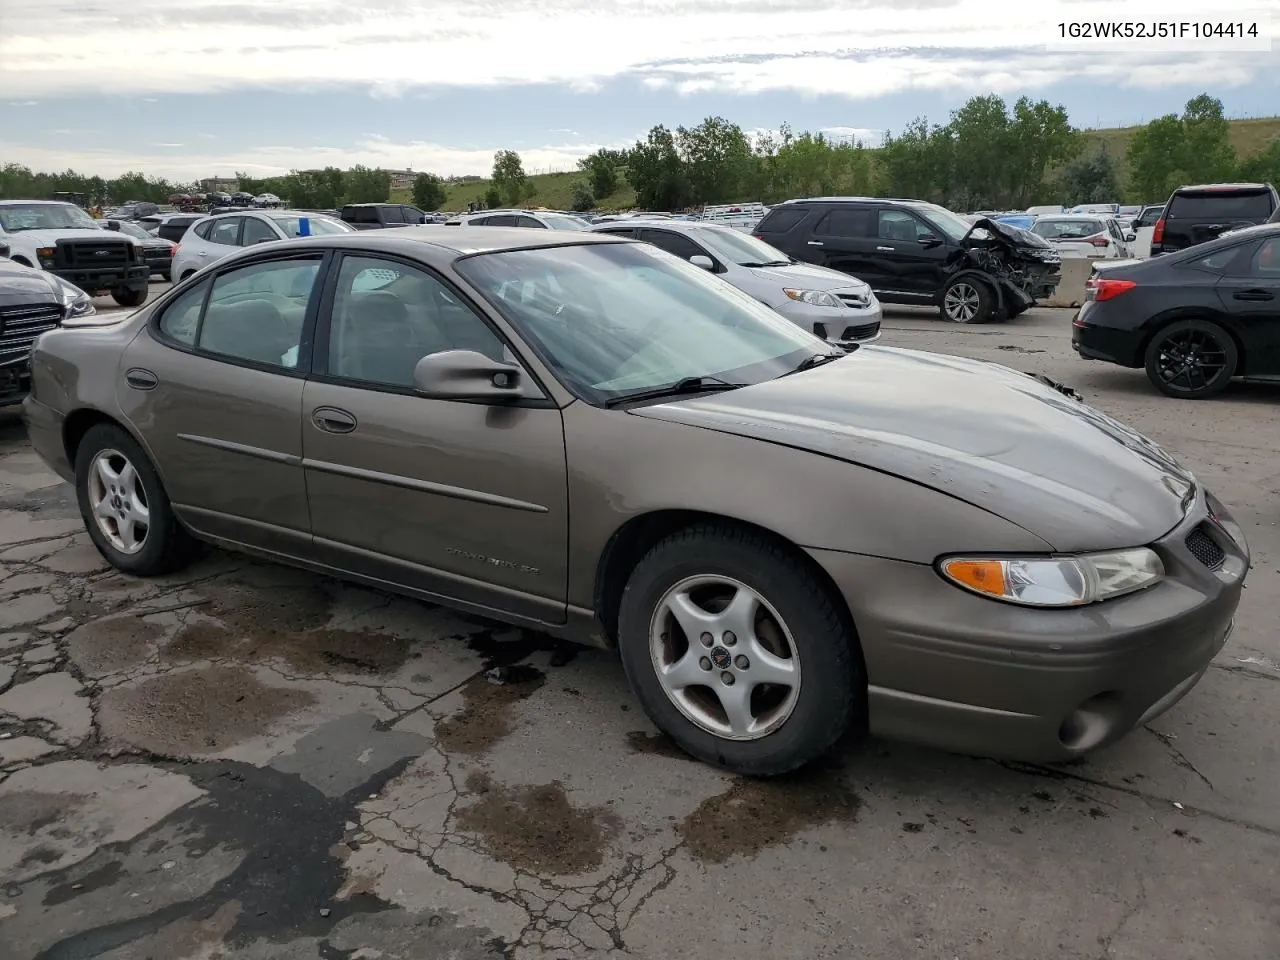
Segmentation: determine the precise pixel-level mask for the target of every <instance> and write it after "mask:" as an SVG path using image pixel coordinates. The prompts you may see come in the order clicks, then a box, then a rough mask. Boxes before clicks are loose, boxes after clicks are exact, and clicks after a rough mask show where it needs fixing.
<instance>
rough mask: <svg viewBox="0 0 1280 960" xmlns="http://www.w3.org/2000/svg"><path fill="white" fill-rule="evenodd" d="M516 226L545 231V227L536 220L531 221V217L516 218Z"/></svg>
mask: <svg viewBox="0 0 1280 960" xmlns="http://www.w3.org/2000/svg"><path fill="white" fill-rule="evenodd" d="M516 226H517V227H529V228H530V229H532V230H546V229H547V227H546V226H545V225H544V224H541V223H539V222H538V221H537V220H535V219H533V217H516Z"/></svg>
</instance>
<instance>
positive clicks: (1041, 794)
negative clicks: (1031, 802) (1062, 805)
mask: <svg viewBox="0 0 1280 960" xmlns="http://www.w3.org/2000/svg"><path fill="white" fill-rule="evenodd" d="M1031 795H1032V796H1033V797H1035V798H1036V799H1037V800H1043V801H1044V802H1045V803H1053V794H1052V793H1050V792H1049V791H1048V790H1037V791H1036V792H1035V793H1033V794H1031Z"/></svg>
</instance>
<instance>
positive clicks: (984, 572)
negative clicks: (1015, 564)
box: [942, 560, 1008, 597]
mask: <svg viewBox="0 0 1280 960" xmlns="http://www.w3.org/2000/svg"><path fill="white" fill-rule="evenodd" d="M942 569H943V571H944V572H945V573H946V575H947V576H948V577H950V578H951V579H952V580H954V581H956V583H958V584H960V585H961V586H965V587H968V588H969V589H970V590H973V591H974V592H975V593H985V594H987V595H988V596H991V597H1004V596H1006V595H1007V593H1008V590H1007V588H1008V584H1007V583H1006V582H1005V578H1004V564H1003V563H1001V562H1000V561H999V560H948V561H946V562H945V563H944V564H943V565H942Z"/></svg>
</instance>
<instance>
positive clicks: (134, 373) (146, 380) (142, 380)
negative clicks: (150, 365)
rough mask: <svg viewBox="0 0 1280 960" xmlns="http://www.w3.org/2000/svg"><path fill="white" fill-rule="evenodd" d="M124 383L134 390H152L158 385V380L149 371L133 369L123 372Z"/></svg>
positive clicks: (138, 368)
mask: <svg viewBox="0 0 1280 960" xmlns="http://www.w3.org/2000/svg"><path fill="white" fill-rule="evenodd" d="M124 382H125V383H127V384H128V385H129V386H131V387H133V389H135V390H154V389H155V388H156V387H158V386H159V385H160V378H159V377H157V376H156V375H155V374H154V373H152V372H151V371H150V370H143V369H142V368H141V367H133V368H131V369H129V370H126V371H125V374H124Z"/></svg>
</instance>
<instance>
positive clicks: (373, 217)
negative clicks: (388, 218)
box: [342, 207, 378, 223]
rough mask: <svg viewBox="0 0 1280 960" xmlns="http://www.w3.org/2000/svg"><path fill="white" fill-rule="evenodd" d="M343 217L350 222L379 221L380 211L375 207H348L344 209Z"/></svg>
mask: <svg viewBox="0 0 1280 960" xmlns="http://www.w3.org/2000/svg"><path fill="white" fill-rule="evenodd" d="M342 219H343V220H346V221H347V222H348V223H377V222H378V211H377V210H375V209H374V208H373V207H347V208H346V209H344V210H343V211H342Z"/></svg>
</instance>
